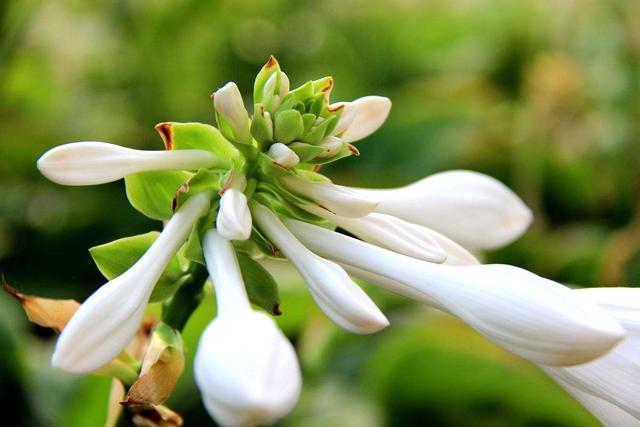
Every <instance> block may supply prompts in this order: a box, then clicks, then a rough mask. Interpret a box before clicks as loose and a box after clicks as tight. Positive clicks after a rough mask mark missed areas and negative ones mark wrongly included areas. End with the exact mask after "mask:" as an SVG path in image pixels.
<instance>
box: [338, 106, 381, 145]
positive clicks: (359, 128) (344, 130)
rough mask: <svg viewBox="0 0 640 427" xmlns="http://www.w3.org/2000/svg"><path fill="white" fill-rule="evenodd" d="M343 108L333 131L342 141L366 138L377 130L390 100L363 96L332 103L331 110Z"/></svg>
mask: <svg viewBox="0 0 640 427" xmlns="http://www.w3.org/2000/svg"><path fill="white" fill-rule="evenodd" d="M337 108H344V110H343V112H342V116H341V117H340V120H339V121H338V124H337V125H336V128H335V130H334V132H333V134H334V135H337V136H340V138H341V139H342V140H343V141H344V142H354V141H358V140H360V139H363V138H366V137H367V136H369V135H371V134H372V133H373V132H375V131H377V130H378V128H380V126H382V124H383V123H384V121H385V120H386V119H387V116H388V115H389V111H390V110H391V101H390V100H389V98H385V97H383V96H365V97H363V98H359V99H356V100H355V101H352V102H340V103H336V104H332V105H331V106H330V109H331V110H336V109H337Z"/></svg>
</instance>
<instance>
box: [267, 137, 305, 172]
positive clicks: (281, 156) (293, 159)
mask: <svg viewBox="0 0 640 427" xmlns="http://www.w3.org/2000/svg"><path fill="white" fill-rule="evenodd" d="M267 154H268V155H269V157H271V158H272V159H273V161H274V162H276V163H277V164H279V165H281V166H284V167H285V168H287V169H291V168H292V167H294V166H296V165H297V164H298V163H300V158H299V157H298V155H297V154H296V153H295V152H294V151H293V150H292V149H291V148H289V147H287V146H286V145H284V144H282V143H280V142H276V143H275V144H273V145H272V146H271V147H269V152H268V153H267Z"/></svg>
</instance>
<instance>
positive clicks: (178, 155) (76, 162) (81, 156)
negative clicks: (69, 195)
mask: <svg viewBox="0 0 640 427" xmlns="http://www.w3.org/2000/svg"><path fill="white" fill-rule="evenodd" d="M226 164H227V161H222V160H220V159H218V158H217V157H216V156H215V155H214V154H212V153H211V152H209V151H205V150H176V151H143V150H134V149H132V148H126V147H121V146H119V145H114V144H107V143H105V142H92V141H88V142H72V143H69V144H64V145H59V146H57V147H54V148H52V149H51V150H49V151H47V152H46V153H44V154H43V155H42V157H40V159H39V160H38V169H40V172H42V174H43V175H44V176H46V177H47V178H49V179H50V180H51V181H53V182H56V183H58V184H63V185H94V184H104V183H107V182H112V181H117V180H119V179H122V178H124V177H125V176H127V175H131V174H134V173H138V172H145V171H158V170H179V169H185V170H195V169H199V168H209V167H213V166H216V165H226Z"/></svg>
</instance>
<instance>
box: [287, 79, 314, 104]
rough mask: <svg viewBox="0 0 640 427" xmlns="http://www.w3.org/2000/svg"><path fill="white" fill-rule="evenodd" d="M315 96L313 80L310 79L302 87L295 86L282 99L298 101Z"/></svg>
mask: <svg viewBox="0 0 640 427" xmlns="http://www.w3.org/2000/svg"><path fill="white" fill-rule="evenodd" d="M312 96H313V82H312V81H308V82H306V83H305V84H303V85H302V86H300V87H297V88H295V89H294V90H292V91H290V92H289V94H288V95H287V96H285V98H284V99H283V100H282V101H283V102H287V101H288V100H290V99H294V100H296V101H300V102H304V101H305V100H306V99H307V98H310V97H312Z"/></svg>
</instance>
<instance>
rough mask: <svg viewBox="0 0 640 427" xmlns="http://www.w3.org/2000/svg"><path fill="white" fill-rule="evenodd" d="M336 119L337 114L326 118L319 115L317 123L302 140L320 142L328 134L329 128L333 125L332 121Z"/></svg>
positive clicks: (312, 142) (311, 142)
mask: <svg viewBox="0 0 640 427" xmlns="http://www.w3.org/2000/svg"><path fill="white" fill-rule="evenodd" d="M335 120H336V117H335V116H330V117H328V118H326V119H323V118H322V117H318V118H317V119H316V123H317V124H316V125H315V126H313V127H312V128H311V129H310V130H309V132H307V133H305V134H304V135H303V136H301V137H300V141H303V142H308V143H310V144H318V143H319V142H320V141H322V140H323V139H324V138H325V136H326V135H327V133H328V132H327V129H328V128H329V126H331V123H332V122H333V121H335Z"/></svg>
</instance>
